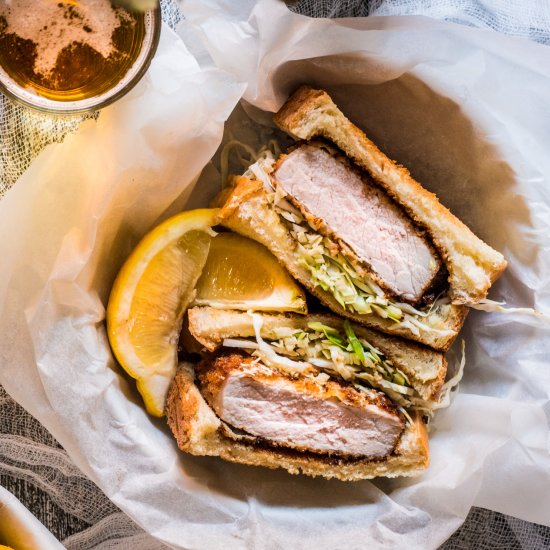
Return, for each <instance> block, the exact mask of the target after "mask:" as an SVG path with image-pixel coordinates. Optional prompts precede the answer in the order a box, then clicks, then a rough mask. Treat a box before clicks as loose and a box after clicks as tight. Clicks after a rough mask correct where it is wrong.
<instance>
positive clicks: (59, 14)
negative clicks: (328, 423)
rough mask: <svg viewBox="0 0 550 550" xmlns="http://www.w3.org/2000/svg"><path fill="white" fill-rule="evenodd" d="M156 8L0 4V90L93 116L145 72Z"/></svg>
mask: <svg viewBox="0 0 550 550" xmlns="http://www.w3.org/2000/svg"><path fill="white" fill-rule="evenodd" d="M160 27H161V16H160V9H159V8H158V6H157V8H155V9H152V10H148V11H145V12H134V11H129V10H127V9H124V8H122V7H120V6H118V5H115V4H113V3H112V1H111V0H0V91H2V92H4V93H5V94H6V95H8V96H10V97H12V98H14V99H16V100H18V101H20V102H23V103H25V104H26V105H29V106H31V107H34V108H37V109H40V110H43V111H49V112H58V113H82V112H86V111H94V110H97V109H100V108H102V107H105V106H106V105H108V104H110V103H112V102H113V101H115V100H116V99H118V98H119V97H121V96H122V95H124V94H125V93H126V92H128V91H129V90H130V89H131V88H132V87H133V86H134V85H135V84H136V83H137V82H138V81H139V80H140V78H141V77H142V76H143V75H144V74H145V72H146V71H147V68H148V67H149V64H150V62H151V59H152V58H153V56H154V54H155V51H156V48H157V44H158V40H159V36H160Z"/></svg>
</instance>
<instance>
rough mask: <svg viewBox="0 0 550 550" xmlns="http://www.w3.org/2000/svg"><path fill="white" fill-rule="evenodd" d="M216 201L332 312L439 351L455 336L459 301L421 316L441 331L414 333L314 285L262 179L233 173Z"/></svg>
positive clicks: (230, 222) (463, 310)
mask: <svg viewBox="0 0 550 550" xmlns="http://www.w3.org/2000/svg"><path fill="white" fill-rule="evenodd" d="M222 200H223V201H224V202H223V203H222ZM217 204H218V205H220V204H221V209H220V212H219V218H218V221H219V223H220V224H222V225H224V226H225V227H227V228H228V229H231V230H232V231H235V232H237V233H240V234H241V235H244V236H246V237H250V238H251V239H254V240H256V241H258V242H260V243H261V244H263V245H264V246H266V247H267V248H268V249H269V250H270V251H271V252H272V253H273V254H274V255H275V257H276V258H277V259H278V260H279V261H280V262H281V263H282V264H283V265H284V266H285V267H286V269H287V270H288V271H289V272H290V274H291V275H292V276H293V277H294V278H295V279H297V280H298V281H299V282H300V283H302V284H303V285H304V286H305V287H306V288H307V290H309V292H311V293H312V294H313V295H315V296H317V297H318V298H319V299H320V300H321V301H322V302H323V303H324V304H325V305H327V306H328V307H329V308H330V309H331V310H332V311H333V312H334V313H336V314H338V315H341V316H342V317H347V318H348V319H352V320H354V321H356V322H357V323H360V324H362V325H364V326H367V327H370V328H374V329H376V330H380V331H382V332H386V333H388V334H391V335H394V336H401V337H403V338H407V339H409V340H414V341H417V342H420V343H422V344H424V345H427V346H429V347H432V348H434V349H436V350H440V351H447V350H448V349H449V348H450V346H451V345H452V343H453V341H454V340H455V338H456V337H457V335H458V332H459V331H460V329H461V327H462V324H463V323H464V320H465V318H466V315H467V313H468V308H467V307H466V306H463V305H457V304H448V305H444V306H442V307H441V308H440V309H439V310H438V311H437V312H435V313H432V314H430V315H429V316H428V317H426V318H424V319H423V322H425V323H426V324H427V325H428V326H431V327H433V328H435V329H438V330H440V331H445V333H438V332H436V331H424V330H422V329H420V332H419V334H414V333H413V332H412V331H411V329H410V328H408V327H406V326H403V325H402V324H401V323H395V322H394V321H392V320H390V319H383V318H381V317H378V316H377V315H364V314H363V315H362V314H357V313H353V312H350V311H348V310H346V309H344V308H343V307H342V306H341V305H340V304H339V303H338V302H337V301H336V299H335V298H334V296H333V295H332V294H331V293H330V292H328V291H325V290H323V289H322V288H321V287H319V286H316V285H314V284H313V282H312V279H311V275H310V273H309V271H308V270H307V269H305V268H304V267H303V266H301V265H300V264H299V262H298V260H297V258H296V256H295V254H294V249H295V246H296V245H295V242H294V240H293V239H292V237H291V236H290V234H289V232H288V229H287V228H286V226H285V225H284V224H283V222H282V221H281V219H280V217H279V215H278V214H277V213H276V212H275V211H274V210H273V208H271V206H270V205H269V202H268V199H267V195H266V192H265V190H264V187H263V184H262V182H259V181H256V180H250V179H248V178H246V177H244V176H237V177H235V178H234V179H233V180H232V185H231V187H230V188H228V189H227V190H225V191H224V195H223V197H222V198H221V200H219V202H218V203H217Z"/></svg>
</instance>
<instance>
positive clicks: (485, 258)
mask: <svg viewBox="0 0 550 550" xmlns="http://www.w3.org/2000/svg"><path fill="white" fill-rule="evenodd" d="M273 120H274V121H275V123H276V124H277V125H278V126H279V128H281V129H282V130H283V131H285V132H287V133H288V134H289V135H291V136H292V137H293V138H295V139H301V140H310V139H313V138H316V137H324V138H326V139H328V140H330V141H331V142H332V143H334V144H335V145H337V146H338V147H339V148H340V149H341V150H342V151H343V152H344V153H345V154H346V155H347V156H348V158H350V159H351V160H352V161H353V162H354V163H355V164H356V165H357V166H359V167H360V168H362V169H363V170H365V171H366V172H368V174H370V176H371V177H372V178H373V179H374V180H375V181H376V182H377V183H378V184H379V185H381V186H382V187H383V188H384V189H385V190H386V192H387V193H388V194H389V195H390V196H391V197H392V198H393V199H394V200H395V201H396V202H397V203H398V204H400V205H401V206H402V207H403V208H404V210H405V211H406V212H407V213H408V214H409V216H410V217H411V218H412V219H413V220H414V221H415V222H416V223H417V224H418V225H419V226H420V227H422V228H423V229H425V230H426V231H427V232H428V233H429V234H430V236H431V238H432V240H433V243H434V245H435V246H436V248H437V249H438V251H439V253H440V254H441V257H442V258H443V260H444V262H445V264H446V266H447V269H448V271H449V275H450V276H449V283H450V297H451V299H452V301H453V303H456V304H468V303H472V302H473V303H477V302H479V301H480V300H482V299H483V298H485V297H486V296H487V292H488V290H489V288H490V287H491V285H492V284H493V282H494V281H495V280H496V279H497V278H498V277H499V276H500V274H501V273H502V272H503V271H504V269H505V268H506V260H505V259H504V257H503V256H502V254H500V253H499V252H497V251H496V250H494V249H493V248H491V247H490V246H489V245H487V244H486V243H484V242H483V241H482V240H481V239H479V238H478V237H477V236H476V235H474V234H473V233H472V231H471V230H470V229H469V228H468V227H467V226H466V225H464V223H462V222H461V221H460V220H459V219H458V218H456V217H455V216H454V215H453V214H452V213H451V212H450V211H449V210H448V209H447V208H445V206H443V205H442V204H441V203H440V202H439V200H438V198H437V197H436V196H435V195H434V194H433V193H430V192H429V191H427V190H426V189H424V188H423V187H422V186H421V185H420V184H419V183H418V182H417V181H415V180H414V179H413V178H412V176H411V175H410V173H409V171H408V170H407V169H406V168H404V167H403V166H399V165H398V164H396V163H395V162H394V161H393V160H391V159H390V158H388V157H387V156H386V155H385V154H384V153H383V152H382V151H380V149H378V147H377V146H376V145H375V144H374V143H373V142H372V141H371V140H370V139H368V138H367V136H366V135H365V134H364V133H363V132H362V131H361V130H360V129H359V128H358V127H357V126H355V125H354V124H353V123H352V122H350V121H349V120H348V119H347V118H346V117H345V116H344V114H343V113H342V111H340V109H338V107H337V106H336V105H335V103H334V102H333V101H332V99H331V98H330V96H329V95H328V94H327V93H326V92H324V91H323V90H314V89H313V88H311V87H309V86H302V87H301V88H299V89H298V90H297V91H296V92H295V93H294V94H293V95H292V96H291V97H290V98H289V99H288V101H287V102H286V103H285V104H284V105H283V107H282V108H281V109H280V111H279V112H278V113H277V114H276V115H275V116H274V119H273Z"/></svg>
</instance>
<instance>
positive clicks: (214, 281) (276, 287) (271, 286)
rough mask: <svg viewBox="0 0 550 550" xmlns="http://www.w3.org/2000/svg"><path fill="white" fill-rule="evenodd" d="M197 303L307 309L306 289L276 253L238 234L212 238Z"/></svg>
mask: <svg viewBox="0 0 550 550" xmlns="http://www.w3.org/2000/svg"><path fill="white" fill-rule="evenodd" d="M193 305H208V306H211V307H220V308H231V309H255V310H259V311H295V312H300V313H306V312H307V308H306V300H305V294H304V291H303V290H302V289H301V288H300V287H299V286H298V285H297V284H296V283H295V281H294V280H293V279H292V277H290V275H289V274H288V273H287V272H286V270H285V269H284V268H283V266H282V265H281V264H280V263H279V262H278V260H277V259H276V258H275V256H273V254H271V252H269V250H268V249H267V248H266V247H265V246H263V245H261V244H259V243H257V242H256V241H253V240H252V239H249V238H247V237H243V236H242V235H238V234H236V233H220V234H219V235H217V236H216V237H215V238H214V239H212V242H211V245H210V252H209V254H208V259H207V260H206V264H205V266H204V269H203V272H202V275H201V277H200V278H199V281H198V283H197V294H196V297H195V301H194V302H193Z"/></svg>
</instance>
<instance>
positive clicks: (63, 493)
mask: <svg viewBox="0 0 550 550" xmlns="http://www.w3.org/2000/svg"><path fill="white" fill-rule="evenodd" d="M161 5H162V11H163V19H164V21H165V22H167V23H168V24H169V25H170V26H172V27H173V28H174V27H175V26H176V25H177V23H178V22H179V21H180V20H181V18H182V14H181V12H180V10H179V7H178V4H177V0H163V1H162V2H161ZM289 7H290V9H292V10H293V11H296V12H298V13H301V14H305V15H309V16H313V17H358V16H367V15H376V16H383V15H425V16H429V17H434V18H437V19H443V20H447V21H452V22H455V23H460V24H464V25H470V26H476V27H482V28H490V29H494V30H497V31H499V32H503V33H507V34H511V35H515V36H522V37H525V38H528V39H531V40H535V41H537V42H540V43H543V44H548V43H550V3H549V2H548V1H547V0H526V1H523V2H510V1H509V0H480V1H475V0H437V1H436V0H372V1H370V2H369V1H365V0H300V1H294V2H289ZM89 116H93V115H87V116H85V117H82V116H71V117H50V116H47V115H43V114H37V113H35V112H33V111H31V110H29V109H27V108H25V107H22V106H19V105H16V104H14V103H12V102H11V101H10V100H8V99H7V98H5V97H3V96H1V95H0V199H1V197H2V195H3V194H4V193H5V192H6V191H7V190H8V189H9V188H10V187H11V186H12V185H13V184H14V183H15V182H16V181H17V179H18V177H19V176H20V175H21V174H22V173H23V171H24V170H25V169H26V168H27V167H28V165H29V164H30V163H31V161H32V160H33V159H34V158H35V157H36V155H38V154H39V153H40V151H41V150H42V149H43V148H44V147H45V146H47V145H48V144H50V143H55V142H60V141H62V140H63V139H64V138H65V136H67V135H68V134H70V133H71V132H74V131H75V130H76V129H77V128H78V126H79V124H80V123H81V122H82V120H83V119H85V118H87V117H89ZM0 411H1V412H0V483H1V484H2V485H3V486H5V487H7V488H8V489H9V490H11V491H12V492H13V493H15V495H16V496H17V497H18V498H19V499H20V500H22V501H23V502H24V503H25V504H26V505H27V506H28V507H29V508H30V510H31V511H32V512H33V513H34V514H35V515H36V516H37V517H38V518H39V519H40V520H41V521H42V522H43V523H44V524H45V525H46V526H47V527H48V528H49V529H50V530H51V531H52V532H53V533H54V535H56V536H57V537H58V538H59V539H60V540H61V541H62V542H63V544H64V545H65V546H66V548H68V549H69V550H91V549H101V550H110V549H113V550H114V549H116V550H125V549H128V550H130V549H131V550H142V549H143V550H157V549H162V548H166V547H165V546H163V545H161V544H159V543H158V542H156V541H154V540H153V539H152V538H151V537H150V536H148V535H147V534H145V533H144V532H143V531H142V530H141V529H140V528H139V527H138V526H137V525H136V524H135V523H133V522H132V521H131V520H130V519H129V518H127V517H126V516H125V515H124V514H123V513H122V512H120V511H119V510H118V509H117V508H116V507H115V506H114V505H113V504H112V503H111V502H110V501H109V500H108V499H107V498H106V497H105V496H104V495H103V493H102V492H101V491H100V490H99V489H98V488H97V487H96V486H95V485H94V484H93V483H92V482H91V481H89V480H88V479H87V478H86V477H85V476H84V475H83V474H82V473H81V472H80V471H79V470H78V469H77V468H76V467H75V466H74V465H73V464H72V463H71V461H70V459H69V458H68V456H67V454H66V453H65V451H64V450H63V449H62V448H61V447H60V446H59V445H58V444H57V442H56V441H55V440H54V439H53V437H52V436H51V435H50V434H49V433H48V432H47V431H46V430H45V429H44V428H43V427H42V426H41V425H40V423H39V422H38V421H36V420H35V419H34V418H33V417H32V416H30V415H29V414H28V413H26V412H25V411H24V410H23V409H22V408H21V407H20V406H19V405H17V404H16V403H15V402H14V401H13V400H12V399H11V398H10V397H9V396H8V395H7V394H6V393H5V391H4V390H3V389H2V388H1V387H0ZM549 547H550V529H549V528H546V527H543V526H539V525H535V524H531V523H527V522H524V521H521V520H518V519H515V518H511V517H508V516H504V515H502V514H498V513H495V512H490V511H488V510H483V509H479V508H474V509H473V510H472V511H471V512H470V514H469V516H468V518H467V520H466V522H465V523H464V525H463V526H462V527H461V528H460V529H459V530H458V531H457V532H456V533H455V534H454V535H453V536H452V537H451V538H450V539H449V540H448V541H447V542H446V543H445V544H444V545H443V547H442V548H444V549H445V550H450V549H471V548H476V549H481V550H483V549H543V548H549Z"/></svg>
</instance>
